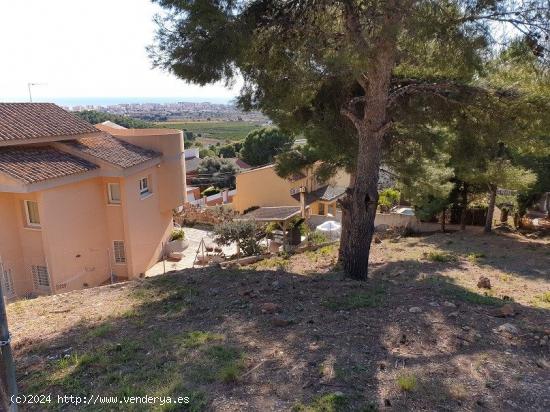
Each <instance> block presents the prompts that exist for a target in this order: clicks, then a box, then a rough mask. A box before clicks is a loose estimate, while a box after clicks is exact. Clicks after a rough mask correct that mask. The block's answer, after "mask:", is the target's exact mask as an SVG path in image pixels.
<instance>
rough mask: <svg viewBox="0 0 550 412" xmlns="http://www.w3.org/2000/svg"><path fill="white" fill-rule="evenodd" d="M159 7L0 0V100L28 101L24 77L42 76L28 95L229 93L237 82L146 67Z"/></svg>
mask: <svg viewBox="0 0 550 412" xmlns="http://www.w3.org/2000/svg"><path fill="white" fill-rule="evenodd" d="M159 11H160V8H159V7H158V6H157V5H155V4H152V3H151V1H150V0H93V1H90V0H86V1H84V0H48V1H45V0H0V56H1V57H0V100H2V101H28V99H29V93H28V87H27V84H28V83H43V84H42V85H36V86H33V87H32V95H33V101H46V100H55V99H61V98H68V99H72V100H75V99H76V100H78V99H81V98H90V97H101V98H120V97H140V98H143V97H155V98H165V97H166V98H171V99H179V100H186V99H187V100H191V99H194V100H198V101H212V102H223V101H229V100H230V99H231V98H233V97H234V96H236V94H237V91H238V90H237V88H234V89H233V90H228V89H226V88H225V87H224V86H223V85H221V84H216V85H211V86H207V87H199V86H196V85H191V84H187V83H185V82H184V81H182V80H178V79H177V78H175V76H173V75H170V74H168V73H165V72H163V71H161V70H160V69H153V68H152V67H151V62H150V61H149V59H148V57H147V52H146V50H145V47H146V46H147V45H149V44H151V43H152V41H153V37H154V31H155V24H154V23H153V21H152V19H153V16H154V15H155V13H157V12H159ZM237 87H238V86H237ZM115 100H116V99H115Z"/></svg>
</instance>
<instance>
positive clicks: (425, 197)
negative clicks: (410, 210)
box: [402, 155, 453, 231]
mask: <svg viewBox="0 0 550 412" xmlns="http://www.w3.org/2000/svg"><path fill="white" fill-rule="evenodd" d="M446 160H447V157H446V156H443V155H440V156H439V157H438V159H437V161H432V162H430V161H427V160H425V161H422V162H421V163H419V164H418V168H417V170H416V173H415V174H414V175H413V176H411V175H409V176H407V178H406V179H404V180H405V184H403V188H402V192H403V193H404V195H405V196H406V197H407V198H408V199H410V201H411V203H412V204H413V206H414V207H415V210H416V214H417V215H418V216H419V217H420V218H421V219H429V218H431V217H432V216H434V215H437V214H440V219H441V220H440V221H441V230H442V231H445V212H446V211H447V208H448V207H449V204H450V203H451V202H450V200H449V194H450V193H451V190H452V188H453V184H452V183H451V182H450V179H451V177H452V176H453V170H452V169H451V168H449V167H447V166H446V165H445V164H446Z"/></svg>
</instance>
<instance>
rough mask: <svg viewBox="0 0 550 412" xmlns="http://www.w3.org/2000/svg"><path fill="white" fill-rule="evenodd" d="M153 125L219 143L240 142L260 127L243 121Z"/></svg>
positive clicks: (173, 122)
mask: <svg viewBox="0 0 550 412" xmlns="http://www.w3.org/2000/svg"><path fill="white" fill-rule="evenodd" d="M155 125H156V127H167V128H169V129H180V130H184V131H187V132H191V133H193V136H194V139H197V138H198V139H200V138H209V139H217V140H220V141H221V142H225V141H227V140H242V139H244V138H245V137H246V135H247V134H248V133H250V132H251V131H252V130H254V129H257V128H258V127H260V126H261V125H260V124H258V123H254V122H244V121H235V122H229V121H204V122H191V121H189V122H186V121H181V122H180V121H167V122H159V123H156V124H155Z"/></svg>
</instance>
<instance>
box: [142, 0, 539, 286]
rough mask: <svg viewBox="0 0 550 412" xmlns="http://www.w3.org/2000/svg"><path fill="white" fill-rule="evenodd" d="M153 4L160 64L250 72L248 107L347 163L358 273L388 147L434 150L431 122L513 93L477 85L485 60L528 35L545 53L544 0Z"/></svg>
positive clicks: (349, 263) (230, 74)
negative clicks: (159, 9) (157, 11)
mask: <svg viewBox="0 0 550 412" xmlns="http://www.w3.org/2000/svg"><path fill="white" fill-rule="evenodd" d="M157 2H158V3H159V4H160V5H161V6H163V7H164V8H165V9H166V11H167V13H166V15H164V17H159V19H158V24H159V29H158V33H157V38H156V42H155V44H154V45H153V46H152V47H151V48H150V49H149V51H150V56H151V58H152V60H153V62H154V64H156V65H157V66H160V67H162V68H164V69H167V70H169V71H171V72H172V73H174V74H175V75H176V76H178V77H180V78H182V79H185V80H187V81H191V82H194V83H197V84H201V85H204V84H207V83H213V82H218V81H224V82H226V83H231V82H233V81H235V79H237V78H238V77H239V76H240V77H242V78H243V79H244V85H243V87H242V89H241V93H240V96H239V98H238V102H239V104H240V105H241V106H242V107H243V108H245V109H252V108H255V109H259V110H261V111H262V112H264V113H265V114H266V115H268V116H269V117H270V118H271V119H273V120H274V121H275V122H276V123H277V125H278V126H279V127H281V128H282V130H285V129H288V130H290V131H292V132H295V133H302V134H303V135H304V136H305V137H306V138H307V139H308V142H309V145H310V149H308V150H310V153H309V154H311V153H315V156H316V157H318V158H321V159H323V160H325V161H326V162H327V163H328V164H329V167H330V165H338V166H344V167H346V168H348V170H349V171H350V172H351V174H352V181H351V182H350V187H349V189H348V191H347V196H346V198H345V199H344V201H343V202H342V204H341V206H342V212H343V215H342V225H343V229H342V239H341V246H340V259H341V260H342V263H343V266H344V269H345V270H346V272H347V273H348V274H350V275H351V276H352V277H354V278H357V279H366V277H367V266H368V256H369V250H370V243H371V240H372V234H373V224H374V217H375V213H376V205H377V200H378V192H377V182H378V175H379V167H380V164H381V161H382V158H383V156H385V155H386V153H389V152H392V151H402V152H405V153H407V152H408V153H414V151H415V150H417V149H419V147H421V149H422V150H426V151H427V152H429V150H430V149H429V147H426V145H428V146H429V138H428V137H429V136H430V135H434V134H437V133H434V132H433V123H434V121H436V120H438V121H441V120H443V119H449V118H452V117H453V116H455V115H456V114H453V113H457V112H460V110H459V108H460V107H462V106H466V105H470V104H473V105H474V106H476V107H480V106H482V105H483V104H486V103H487V102H491V101H493V102H499V101H501V100H502V99H503V98H504V97H506V96H508V94H507V92H503V91H502V90H499V89H498V88H493V84H491V83H489V82H487V83H485V84H481V82H482V79H483V78H484V77H485V75H486V73H485V71H486V70H487V66H486V62H487V60H489V59H491V58H494V56H495V55H496V54H498V52H499V49H500V48H501V47H502V45H503V44H506V43H507V42H509V41H511V40H513V39H514V38H520V37H521V38H523V39H524V40H525V43H526V44H528V45H529V48H530V50H531V52H532V54H534V55H535V56H536V57H537V59H538V60H539V61H543V60H544V59H546V57H547V55H546V52H547V48H548V47H547V46H548V41H549V37H548V35H549V33H550V26H549V21H550V5H549V2H548V0H525V1H514V0H442V1H433V0H401V1H398V0H386V1H379V0H330V1H329V0H279V1H268V0H255V1H254V0H250V1H236V0H189V1H184V0H157ZM298 155H299V154H295V155H294V157H293V158H292V160H293V161H296V160H300V159H298V157H299V156H298ZM302 161H303V159H302ZM352 221H353V224H351V222H352Z"/></svg>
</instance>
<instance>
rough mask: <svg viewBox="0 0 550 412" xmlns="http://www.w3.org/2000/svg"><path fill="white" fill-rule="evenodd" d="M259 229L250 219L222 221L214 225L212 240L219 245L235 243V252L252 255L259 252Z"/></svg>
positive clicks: (260, 249)
mask: <svg viewBox="0 0 550 412" xmlns="http://www.w3.org/2000/svg"><path fill="white" fill-rule="evenodd" d="M258 237H259V230H258V227H257V226H256V223H255V222H253V221H250V220H244V221H232V222H224V223H220V224H219V225H216V226H215V227H214V242H216V243H217V244H218V245H220V246H229V245H231V244H232V243H236V244H237V254H238V255H240V254H241V252H242V254H243V255H244V256H252V255H256V254H258V253H261V251H262V248H261V246H260V244H259V242H258Z"/></svg>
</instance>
